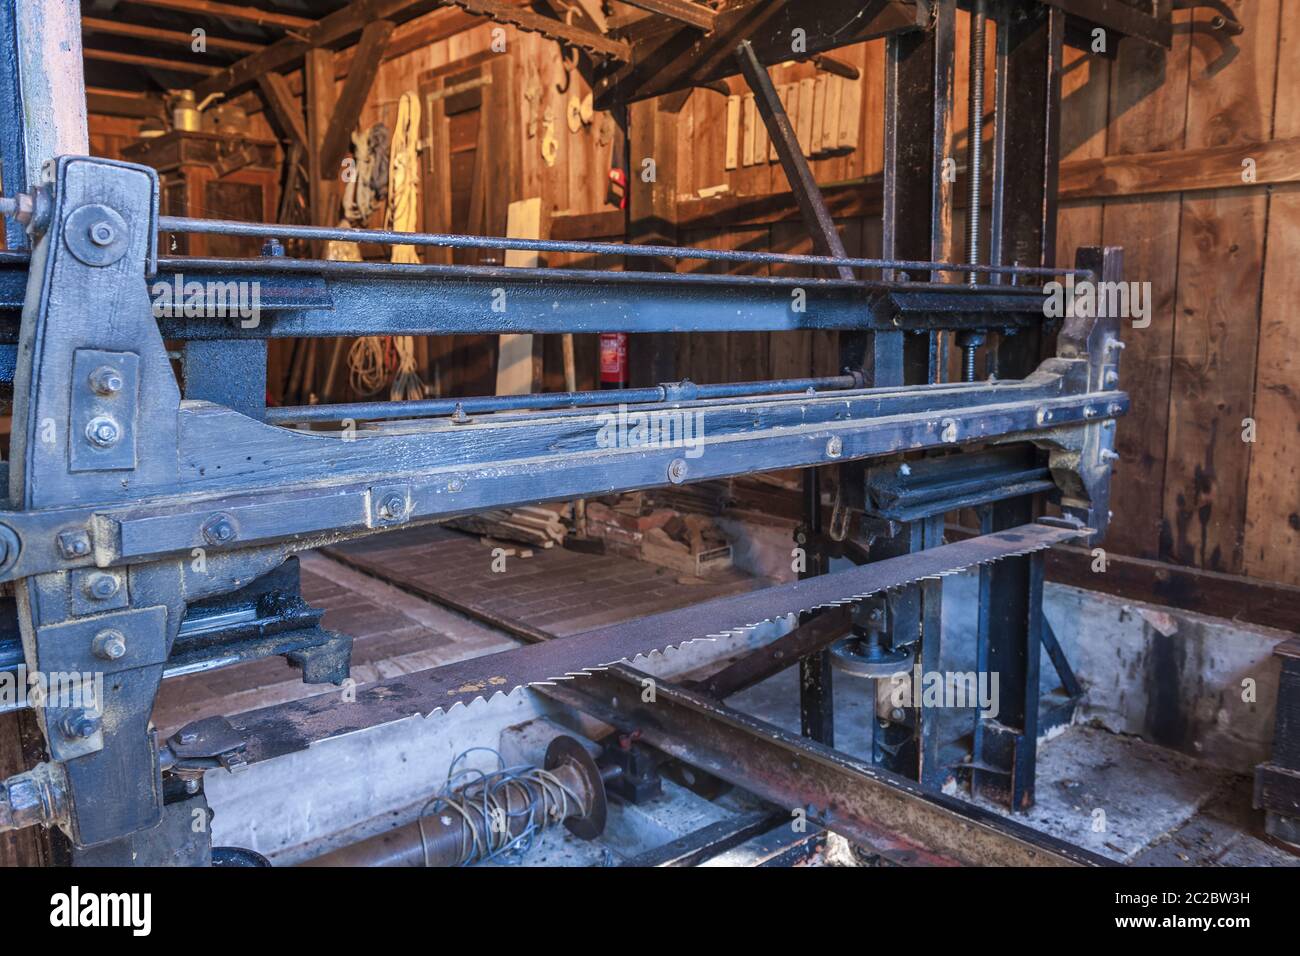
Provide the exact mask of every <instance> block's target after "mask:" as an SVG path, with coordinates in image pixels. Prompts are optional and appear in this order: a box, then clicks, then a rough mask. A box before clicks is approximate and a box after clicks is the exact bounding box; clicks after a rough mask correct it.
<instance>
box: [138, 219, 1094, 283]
mask: <svg viewBox="0 0 1300 956" xmlns="http://www.w3.org/2000/svg"><path fill="white" fill-rule="evenodd" d="M158 230H159V231H160V232H183V233H203V234H205V235H217V236H242V237H247V238H253V239H305V240H318V241H339V242H373V243H378V244H380V245H399V246H439V247H447V248H453V249H503V250H504V249H516V250H523V251H525V252H568V253H577V254H580V255H596V256H647V257H653V258H658V259H699V260H707V261H713V262H740V263H760V264H769V265H807V266H850V267H853V268H859V269H912V270H916V271H923V272H960V273H966V272H970V271H972V269H973V270H974V271H977V272H987V273H997V274H1004V275H1041V276H1058V275H1065V274H1067V273H1072V274H1074V275H1091V273H1090V272H1088V270H1086V269H1085V270H1080V269H1065V268H1054V267H1051V266H994V265H981V266H972V265H970V264H969V263H956V262H920V261H917V260H912V259H857V258H840V257H836V256H805V255H795V254H792V253H785V252H745V251H743V250H738V249H693V248H688V247H684V246H656V245H632V244H629V243H621V242H574V241H568V240H555V239H515V238H508V237H499V236H461V235H454V234H448V233H427V232H393V231H392V230H388V229H335V228H331V227H328V226H281V225H275V224H273V223H258V222H236V221H234V220H229V219H195V218H190V217H184V216H159V217H158Z"/></svg>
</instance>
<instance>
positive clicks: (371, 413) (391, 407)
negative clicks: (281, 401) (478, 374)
mask: <svg viewBox="0 0 1300 956" xmlns="http://www.w3.org/2000/svg"><path fill="white" fill-rule="evenodd" d="M862 385H863V380H862V379H861V378H860V377H859V376H856V375H833V376H827V377H824V378H792V379H775V380H772V381H766V382H733V383H730V384H723V385H696V384H695V383H694V382H691V381H683V382H665V383H664V384H662V385H654V386H651V387H650V388H629V389H618V390H611V389H605V390H601V391H586V392H534V393H530V394H527V395H481V396H474V397H469V398H433V399H426V400H416V401H410V402H353V403H350V404H344V405H297V406H288V407H283V408H268V409H267V410H266V415H265V417H264V420H265V421H266V422H268V423H270V424H274V425H283V424H290V423H297V422H337V421H342V420H344V419H348V418H351V419H358V420H361V419H365V420H384V419H395V418H432V417H435V416H439V415H453V416H462V415H473V414H486V413H489V412H505V411H522V410H525V409H542V408H591V407H599V406H612V405H653V404H659V403H665V402H691V401H699V400H702V399H720V398H745V397H748V396H751V395H752V396H758V395H781V394H809V393H815V392H821V391H838V390H842V389H850V388H861V387H862Z"/></svg>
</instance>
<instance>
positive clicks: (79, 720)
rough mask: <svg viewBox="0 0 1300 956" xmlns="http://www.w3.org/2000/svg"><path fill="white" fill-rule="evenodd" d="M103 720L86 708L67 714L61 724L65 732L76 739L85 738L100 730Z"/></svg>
mask: <svg viewBox="0 0 1300 956" xmlns="http://www.w3.org/2000/svg"><path fill="white" fill-rule="evenodd" d="M102 725H103V721H102V720H101V719H100V718H99V717H96V716H95V715H94V714H91V713H89V712H88V711H84V710H74V711H72V712H71V713H69V714H67V715H66V716H65V717H64V718H63V720H62V722H61V723H60V724H59V726H60V728H61V729H62V730H63V732H64V734H66V735H67V736H69V737H71V738H73V739H74V740H85V739H86V738H87V737H93V736H95V734H96V733H98V732H99V728H100V727H101V726H102Z"/></svg>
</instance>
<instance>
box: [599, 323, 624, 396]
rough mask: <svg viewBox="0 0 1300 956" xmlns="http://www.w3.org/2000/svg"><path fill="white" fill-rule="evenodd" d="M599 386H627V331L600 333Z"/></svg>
mask: <svg viewBox="0 0 1300 956" xmlns="http://www.w3.org/2000/svg"><path fill="white" fill-rule="evenodd" d="M600 387H601V388H627V333H626V332H601V333H600Z"/></svg>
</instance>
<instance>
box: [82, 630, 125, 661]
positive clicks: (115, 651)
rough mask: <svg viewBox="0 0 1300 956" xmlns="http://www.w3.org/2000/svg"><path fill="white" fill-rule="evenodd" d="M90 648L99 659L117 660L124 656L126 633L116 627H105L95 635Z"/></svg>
mask: <svg viewBox="0 0 1300 956" xmlns="http://www.w3.org/2000/svg"><path fill="white" fill-rule="evenodd" d="M90 649H91V651H92V652H93V653H94V655H95V656H96V657H98V658H100V659H101V660H105V661H119V660H121V659H122V658H123V657H125V656H126V635H125V634H123V633H122V632H121V631H119V630H117V628H107V629H105V630H103V631H100V632H99V633H98V634H96V635H95V639H94V641H92V642H91V645H90Z"/></svg>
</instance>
